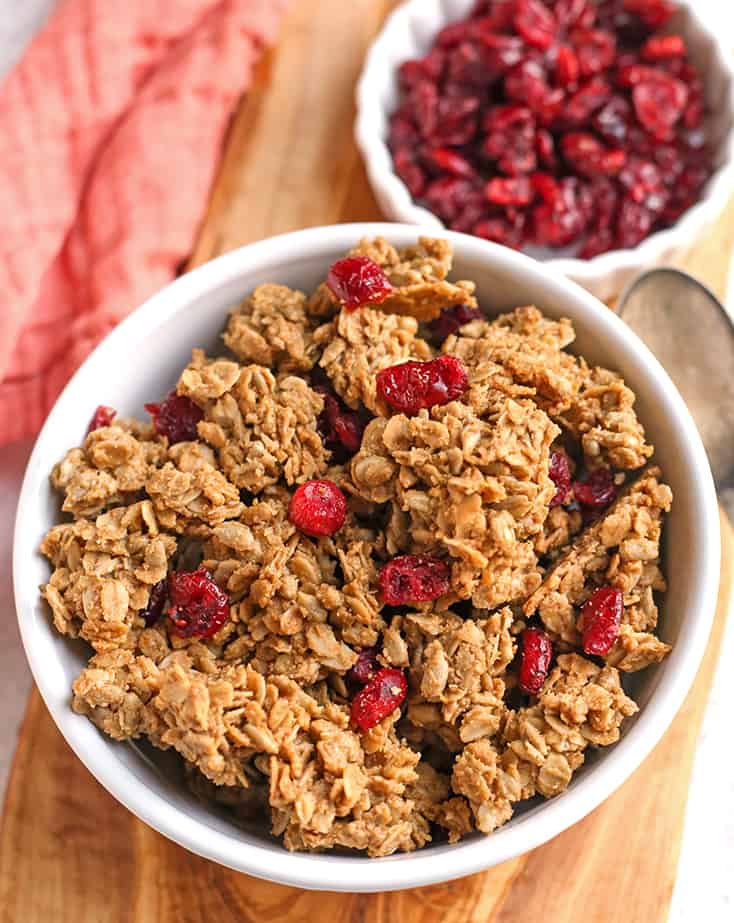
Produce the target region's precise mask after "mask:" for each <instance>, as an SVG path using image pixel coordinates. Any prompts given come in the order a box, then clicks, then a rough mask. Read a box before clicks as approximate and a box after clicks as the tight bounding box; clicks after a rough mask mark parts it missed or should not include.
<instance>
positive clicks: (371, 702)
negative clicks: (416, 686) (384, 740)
mask: <svg viewBox="0 0 734 923" xmlns="http://www.w3.org/2000/svg"><path fill="white" fill-rule="evenodd" d="M407 694H408V681H407V680H406V678H405V674H404V673H403V671H402V670H394V669H392V668H388V667H383V668H382V669H381V670H378V671H377V673H375V675H374V676H373V677H372V679H371V680H370V681H369V683H367V685H366V686H365V687H364V689H360V690H359V692H358V693H357V694H356V695H355V697H354V698H353V699H352V707H351V709H350V717H351V720H352V724H355V725H356V726H357V727H358V728H360V730H362V731H369V729H370V728H373V727H374V726H375V725H376V724H379V723H380V721H382V719H383V718H387V716H388V715H391V714H392V713H393V712H394V711H395V709H396V708H399V707H400V706H401V705H402V704H403V701H404V699H405V696H406V695H407Z"/></svg>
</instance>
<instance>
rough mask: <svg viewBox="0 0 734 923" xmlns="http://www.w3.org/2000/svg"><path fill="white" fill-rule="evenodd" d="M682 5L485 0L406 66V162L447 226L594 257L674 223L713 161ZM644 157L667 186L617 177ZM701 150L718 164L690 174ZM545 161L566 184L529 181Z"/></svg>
mask: <svg viewBox="0 0 734 923" xmlns="http://www.w3.org/2000/svg"><path fill="white" fill-rule="evenodd" d="M673 9H674V6H673V4H671V3H670V2H669V0H479V2H477V3H476V4H475V6H474V9H473V10H472V11H471V13H470V14H469V16H468V17H467V18H466V19H464V20H460V21H459V22H455V23H451V24H450V25H448V26H446V27H445V28H444V29H442V30H441V32H440V34H439V35H438V37H437V39H436V41H435V43H434V46H433V48H432V49H431V50H430V51H429V53H428V54H427V55H426V56H425V57H424V58H422V59H421V60H420V61H413V62H407V63H406V64H404V65H402V66H401V68H400V74H399V81H400V87H401V98H400V100H399V104H398V107H397V108H396V110H395V112H394V114H393V116H392V118H391V124H390V130H389V145H390V150H391V151H392V153H393V158H394V162H395V170H396V172H397V174H398V175H399V176H400V177H401V178H402V179H403V182H405V184H406V185H407V187H408V189H409V191H410V192H411V195H412V196H413V198H414V199H416V200H417V201H419V202H420V203H421V204H422V205H424V206H425V207H426V208H427V209H429V210H430V211H432V212H433V213H434V214H435V215H437V216H438V217H439V218H440V219H441V220H442V221H443V222H444V223H445V224H446V225H447V226H448V227H450V228H452V229H454V230H459V231H462V232H465V233H472V234H475V235H477V236H479V237H483V238H486V239H488V240H494V241H497V242H499V243H502V244H504V245H505V246H509V247H517V248H520V247H523V246H524V245H527V244H528V243H537V244H539V245H541V246H543V247H551V248H565V247H575V248H576V249H575V255H577V256H581V257H582V258H589V257H590V256H594V255H597V254H598V253H603V252H605V251H606V250H609V249H613V248H615V247H617V248H619V247H633V246H635V245H636V244H637V243H639V242H640V241H641V240H642V239H643V238H644V237H646V236H647V235H648V234H650V233H652V232H653V231H655V230H657V229H659V228H663V227H667V226H669V225H670V224H671V223H673V222H674V221H675V220H676V219H677V218H678V216H679V215H680V214H681V213H682V212H684V211H685V210H686V209H687V208H689V207H690V206H691V205H692V204H693V203H694V202H695V201H696V198H697V197H698V196H699V195H700V190H701V187H702V185H703V183H704V182H705V181H706V179H707V178H708V177H709V176H710V175H711V173H712V172H713V163H712V159H713V158H712V155H711V153H710V152H709V151H708V150H706V140H707V139H706V133H705V131H704V129H703V127H702V126H704V125H705V124H706V120H705V116H706V102H705V93H704V87H703V83H702V80H701V78H700V76H699V73H698V71H697V69H696V67H695V66H694V65H693V64H692V63H691V61H690V60H689V59H688V55H687V49H686V43H685V42H684V41H683V39H682V38H681V37H680V36H678V35H664V34H662V33H660V32H658V31H657V30H659V29H660V26H661V25H662V24H663V23H665V22H666V21H667V20H668V19H669V18H670V16H671V14H672V12H673ZM578 135H582V136H583V140H579V138H578V137H575V136H578ZM661 148H662V150H661ZM561 151H562V152H563V155H564V156H560V152H561ZM693 151H695V152H700V154H701V156H700V157H694V156H693ZM633 157H637V158H640V159H642V160H643V161H649V162H655V163H657V165H658V166H659V167H660V169H661V171H662V173H663V175H664V182H663V186H662V187H661V188H660V189H655V190H654V191H652V192H648V193H646V194H643V193H642V192H641V187H640V186H639V184H637V183H636V182H634V181H633V182H632V183H631V184H630V183H629V182H627V181H626V182H621V181H617V180H616V177H617V176H618V175H619V174H620V172H622V171H623V170H624V168H625V164H626V163H627V162H629V161H630V159H631V158H633ZM694 161H695V165H696V169H697V170H698V171H700V170H701V169H704V170H705V172H706V177H705V178H704V179H703V180H702V181H697V180H696V181H694V179H693V177H692V178H691V180H690V182H689V183H688V184H687V185H686V187H685V188H679V186H680V181H679V177H680V176H681V175H682V174H683V172H684V170H685V168H686V167H687V165H688V164H689V163H692V162H694ZM538 170H540V171H542V173H544V174H546V175H548V176H549V177H550V179H551V180H552V181H553V183H555V186H553V185H552V183H549V182H546V181H544V180H541V181H540V184H539V183H536V182H535V181H533V180H532V179H531V183H532V185H531V187H529V186H528V184H527V182H526V181H525V179H526V178H528V177H531V174H534V173H535V172H536V171H538ZM630 175H631V174H628V176H630ZM606 177H614V178H615V181H614V183H613V185H612V188H611V191H609V190H606V189H605V190H604V202H603V203H602V204H601V205H598V203H597V202H596V201H595V194H596V191H597V190H596V189H595V188H593V186H594V184H595V183H596V182H597V181H598V180H600V179H604V178H606ZM505 178H510V179H511V180H516V179H517V180H520V182H517V183H516V182H504V179H505ZM580 178H581V181H579V180H580ZM567 181H568V182H575V183H576V187H575V189H572V190H571V187H570V186H569V185H568V184H567V185H566V186H565V187H564V185H563V184H564V183H567ZM542 184H544V185H542ZM529 189H532V192H533V194H528V191H529ZM485 190H486V193H485ZM569 190H571V191H569ZM538 197H539V198H540V199H542V201H541V202H540V203H539V202H538V201H537V199H538Z"/></svg>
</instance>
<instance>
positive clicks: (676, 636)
mask: <svg viewBox="0 0 734 923" xmlns="http://www.w3.org/2000/svg"><path fill="white" fill-rule="evenodd" d="M418 233H419V229H418V228H415V227H408V226H401V225H395V224H355V225H338V226H334V227H324V228H314V229H312V230H308V231H298V232H296V233H293V234H286V235H283V236H281V237H274V238H272V239H270V240H265V241H262V242H261V243H256V244H252V245H250V246H248V247H243V248H242V249H240V250H236V251H234V252H233V253H228V254H227V255H226V256H222V257H220V258H219V259H216V260H214V261H213V262H211V263H208V264H207V265H205V266H202V267H201V268H200V269H197V270H195V271H194V272H191V273H189V274H188V275H185V276H183V277H182V278H180V279H178V280H177V281H176V282H174V283H172V284H171V285H169V286H168V287H167V288H165V289H163V291H161V292H160V293H159V294H157V295H155V296H154V297H153V298H151V299H150V300H149V301H147V302H146V303H145V304H144V305H143V306H142V307H140V308H138V310H137V311H135V312H134V313H133V314H132V315H131V316H130V317H128V318H127V319H126V320H125V321H124V322H123V323H122V324H120V326H119V327H117V329H116V330H114V331H113V332H112V333H111V334H110V335H109V336H108V337H107V338H106V339H105V340H104V341H103V342H102V343H101V344H100V345H99V346H98V347H97V349H96V350H95V351H94V352H93V353H92V355H91V356H90V357H89V358H88V359H87V360H86V362H85V363H84V365H82V367H81V368H80V369H79V371H78V372H77V373H76V375H75V376H74V377H73V379H72V380H71V382H70V383H69V384H68V385H67V387H66V388H65V390H64V391H63V393H62V394H61V396H60V397H59V399H58V401H57V402H56V405H55V407H54V408H53V410H52V411H51V413H50V415H49V417H48V420H47V421H46V424H45V426H44V428H43V430H42V432H41V434H40V436H39V437H38V441H37V442H36V446H35V448H34V450H33V454H32V455H31V458H30V461H29V463H28V469H27V471H26V475H25V480H24V482H23V487H22V490H21V495H20V501H19V504H18V517H17V524H16V531H15V544H14V581H15V599H16V605H17V611H18V618H19V621H20V629H21V633H22V636H23V643H24V644H25V649H26V653H27V655H28V660H29V662H30V665H31V669H32V670H33V674H34V677H35V680H36V682H37V684H38V687H39V689H40V691H41V694H42V696H43V698H44V700H45V702H46V705H47V706H48V708H49V711H50V712H51V714H52V716H53V718H54V720H55V721H56V724H57V725H58V727H59V729H60V730H61V732H62V734H63V735H64V737H65V738H66V740H67V742H68V743H69V744H70V746H71V747H72V748H73V749H74V751H75V752H76V754H77V755H78V756H79V758H80V759H81V760H82V761H83V762H84V764H85V765H86V766H87V768H88V769H89V770H90V771H91V772H92V773H93V774H94V775H95V776H96V778H97V779H98V780H99V781H100V782H101V783H102V785H104V786H105V787H106V788H107V789H108V790H109V791H110V792H111V793H112V794H113V795H114V796H115V797H116V798H117V799H118V800H119V801H121V802H122V803H123V804H124V805H125V806H126V807H127V808H129V809H130V810H131V811H133V812H134V813H135V814H136V815H137V816H138V817H139V818H141V820H143V821H145V822H146V823H147V824H150V826H151V827H154V828H155V829H156V830H159V831H160V832H161V833H163V834H164V835H165V836H168V837H170V838H171V839H172V840H175V841H176V842H177V843H180V844H181V845H182V846H185V847H186V848H188V849H190V850H192V851H193V852H195V853H199V854H200V855H202V856H206V857H207V858H208V859H212V860H214V861H215V862H219V863H221V864H223V865H226V866H229V867H230V868H233V869H238V870H240V871H243V872H247V873H248V874H250V875H257V876H259V877H261V878H266V879H271V880H274V881H278V882H282V883H285V884H290V885H296V886H298V887H303V888H317V889H323V890H337V891H340V890H341V891H381V890H389V889H397V888H408V887H416V886H419V885H427V884H431V883H434V882H439V881H445V880H448V879H452V878H457V877H459V876H462V875H468V874H470V873H472V872H477V871H479V870H481V869H485V868H488V867H489V866H492V865H495V864H497V863H500V862H504V861H505V860H507V859H510V858H512V857H514V856H517V855H520V854H521V853H524V852H526V851H527V850H529V849H533V848H534V847H536V846H539V845H540V844H541V843H543V842H545V841H546V840H548V839H550V838H551V837H553V836H555V835H556V834H557V833H560V832H561V831H562V830H564V829H565V828H566V827H568V826H570V825H571V824H574V823H576V821H578V820H579V819H580V818H582V817H584V815H586V814H587V813H588V812H589V811H591V810H593V809H594V808H595V807H596V806H597V805H598V804H600V803H601V802H602V801H603V800H604V799H605V798H606V797H607V796H608V795H610V794H611V792H613V791H614V789H615V788H617V786H618V785H621V783H622V782H624V780H625V779H626V778H627V777H628V776H629V775H630V773H631V772H632V771H633V770H634V769H635V768H636V767H637V766H638V765H639V764H640V763H641V762H642V760H643V759H644V758H645V757H646V756H647V754H648V753H649V752H650V750H651V749H652V748H653V747H654V746H655V744H656V743H657V741H658V740H659V739H660V737H661V735H662V734H663V732H664V731H665V729H666V728H667V727H668V725H669V724H670V722H671V720H672V718H673V716H674V715H675V713H676V712H677V710H678V708H679V707H680V705H681V703H682V701H683V698H684V696H685V695H686V692H687V691H688V688H689V686H690V685H691V682H692V680H693V677H694V675H695V673H696V669H697V667H698V665H699V662H700V660H701V657H702V655H703V651H704V648H705V646H706V641H707V638H708V635H709V629H710V626H711V621H712V617H713V613H714V608H715V603H716V593H717V587H718V579H719V521H718V510H717V504H716V495H715V492H714V487H713V483H712V480H711V475H710V471H709V467H708V464H707V461H706V456H705V453H704V450H703V447H702V445H701V442H700V439H699V437H698V434H697V432H696V429H695V426H694V424H693V422H692V420H691V417H690V416H689V413H688V411H687V409H686V407H685V404H684V403H683V400H682V399H681V397H680V396H679V394H678V392H677V391H676V390H675V387H674V386H673V384H672V382H671V381H670V379H669V378H668V376H667V375H666V374H665V372H664V371H663V369H662V368H661V366H660V365H659V364H658V363H657V361H656V360H655V359H654V358H653V356H652V355H651V354H650V352H649V351H648V350H647V348H646V347H645V346H644V345H643V344H642V342H641V341H640V340H638V339H637V337H636V336H635V335H634V334H633V333H631V332H630V331H629V330H628V329H627V327H625V325H624V324H623V323H622V322H621V321H620V320H619V319H618V318H617V317H616V316H615V315H614V314H612V312H611V311H609V310H608V309H607V308H605V307H604V306H603V305H602V304H601V303H600V302H598V301H597V300H596V299H595V298H593V297H592V296H591V295H590V294H588V293H587V292H586V291H584V290H583V289H581V288H579V287H578V286H577V285H575V284H574V283H572V282H570V281H569V280H568V279H566V278H564V277H563V276H562V275H561V274H560V273H557V272H553V271H551V270H549V269H547V267H545V266H543V265H542V264H540V263H537V262H534V261H533V260H531V259H530V258H529V257H526V256H523V255H522V254H519V253H515V252H513V251H511V250H507V249H505V248H503V247H499V246H497V245H495V244H490V243H487V242H486V241H482V240H479V239H478V238H473V237H468V236H465V235H462V234H447V235H446V236H447V238H448V239H449V240H450V241H451V243H452V244H453V246H454V249H455V252H456V262H455V267H456V269H455V272H456V276H457V278H470V279H474V280H476V282H477V284H478V293H479V297H480V299H481V302H482V303H483V305H484V306H485V307H486V308H487V310H488V311H489V312H490V313H491V312H496V311H499V310H504V309H509V308H512V307H514V306H516V305H520V304H527V303H531V302H532V303H535V304H537V305H539V306H540V307H541V308H542V309H543V310H544V311H545V312H547V314H548V315H549V316H551V317H560V316H562V315H563V316H567V317H570V318H571V320H572V321H573V322H574V324H575V326H576V330H577V332H578V349H579V351H580V352H581V353H583V355H584V356H586V357H587V358H589V359H590V360H592V361H594V362H599V363H606V364H607V365H609V366H611V367H613V368H615V369H618V370H619V371H620V372H621V373H622V374H623V375H624V377H625V378H626V379H627V381H628V382H629V384H630V385H631V386H632V388H634V390H635V392H636V393H637V396H638V400H639V412H640V416H641V418H642V420H643V421H644V422H645V424H646V426H647V428H648V431H649V435H650V438H651V439H652V441H653V442H654V443H655V444H656V445H657V448H658V453H657V458H658V459H659V461H660V463H661V464H662V466H663V468H664V471H665V477H666V479H667V480H668V482H669V483H670V484H671V486H672V487H673V490H674V492H675V504H674V507H673V512H672V515H671V516H670V519H669V520H668V525H667V556H668V557H667V565H666V567H667V572H668V575H669V577H670V590H669V592H668V594H667V597H666V599H665V603H664V606H663V614H662V620H661V633H662V636H663V638H664V639H665V640H666V641H668V642H671V643H673V645H674V648H673V652H672V654H671V655H670V657H669V658H668V659H667V660H666V661H665V662H664V663H663V664H661V665H660V666H656V667H652V668H650V669H649V670H647V671H646V672H645V673H644V674H642V675H638V676H637V678H636V683H635V686H636V688H635V689H634V694H635V697H636V698H637V700H638V701H639V702H640V704H641V712H640V714H639V715H638V716H637V717H636V719H635V720H633V721H629V722H628V723H627V724H626V725H625V727H624V730H623V737H622V740H621V741H620V742H619V743H618V744H617V745H616V746H614V747H611V748H609V749H607V750H602V751H599V752H598V753H591V754H590V755H589V759H588V761H587V764H586V765H585V766H584V767H583V768H582V769H581V770H580V771H579V772H578V773H577V774H576V775H575V776H574V779H573V781H572V783H571V786H570V787H569V789H568V790H567V791H566V792H564V793H563V794H562V795H560V796H559V797H557V798H555V799H553V800H550V801H546V802H543V803H542V804H538V805H535V806H533V807H532V808H531V809H530V810H527V811H526V812H525V813H521V814H518V816H517V817H515V818H514V819H513V820H512V821H510V823H508V824H507V825H506V826H505V827H502V828H501V829H500V830H498V831H497V832H496V833H493V834H492V835H491V836H490V837H484V836H480V835H476V836H474V837H472V838H470V839H468V840H466V841H465V842H462V843H459V844H457V845H454V846H448V845H445V844H444V845H437V846H434V847H429V848H427V849H424V850H421V851H419V852H416V853H412V854H407V855H406V854H402V855H395V856H392V857H389V858H385V859H365V858H362V857H359V856H344V855H309V854H303V853H288V852H287V851H286V850H285V849H284V848H283V847H282V846H281V845H279V844H278V843H276V842H275V841H274V840H273V839H272V838H269V837H268V836H267V835H266V834H265V833H251V832H250V833H248V832H245V831H242V830H241V829H239V828H237V827H236V826H234V824H233V823H232V822H231V821H229V820H228V819H226V817H224V816H222V815H219V814H217V813H215V812H214V811H212V810H209V809H207V808H205V807H203V806H202V805H201V804H200V803H198V802H197V801H196V800H195V799H194V798H193V797H192V796H191V795H190V794H189V793H188V792H187V791H186V790H185V789H184V787H183V786H180V785H177V784H174V783H172V782H171V780H170V777H169V778H167V777H166V775H165V774H164V772H165V767H166V766H169V767H170V763H169V762H167V761H166V756H165V754H158V753H157V751H146V753H145V754H143V753H141V751H140V750H138V749H137V748H136V747H133V746H130V745H128V744H123V743H115V742H114V741H112V740H110V739H109V738H107V737H105V736H103V735H102V734H101V733H100V732H99V731H98V730H97V729H96V728H95V727H93V725H92V724H91V723H90V722H89V721H88V720H87V719H86V718H83V717H80V716H79V715H76V714H74V713H73V712H72V710H71V707H70V689H71V684H72V681H73V679H74V678H75V677H76V676H77V674H78V673H79V672H80V670H81V669H82V668H83V667H84V666H85V664H86V661H87V658H88V655H89V651H88V649H87V648H86V646H85V645H84V644H82V643H81V642H71V641H69V640H68V639H65V638H62V637H61V636H59V635H58V634H57V633H56V631H55V630H54V629H53V627H52V625H51V621H50V618H49V613H48V611H47V609H46V606H45V605H44V604H43V603H42V601H41V600H40V598H39V595H38V585H39V584H41V583H43V582H45V581H46V580H47V579H48V575H49V568H48V563H47V562H46V561H45V560H44V559H43V558H42V556H41V555H40V554H39V552H38V545H39V542H40V541H41V538H42V536H43V535H44V533H45V532H46V531H47V530H48V529H49V527H50V526H52V525H53V524H54V523H55V522H57V521H58V519H59V500H58V497H57V496H56V495H55V494H54V492H53V491H52V490H51V488H50V486H49V482H48V475H49V471H50V469H51V466H52V465H53V463H54V462H55V461H56V460H57V459H59V458H60V457H61V456H62V455H63V454H64V452H65V451H66V450H67V449H68V448H69V447H70V446H73V445H77V444H79V443H80V442H81V440H82V439H83V438H84V433H85V430H86V426H87V423H88V421H89V418H90V415H91V413H92V411H93V409H94V407H95V406H96V405H97V404H99V403H104V404H111V405H113V406H114V407H116V408H117V409H118V411H120V412H121V413H123V414H138V415H140V416H142V415H143V403H144V402H145V401H148V400H151V399H156V398H157V397H158V396H159V395H161V394H163V393H165V392H166V391H167V390H168V389H169V388H170V387H171V386H172V385H173V383H174V382H175V381H176V379H177V377H178V374H179V372H180V369H181V368H182V367H183V366H184V365H185V364H186V363H187V361H188V359H189V356H190V351H191V347H192V346H204V347H211V348H214V347H215V346H216V343H217V341H218V335H219V331H220V330H221V329H222V326H223V323H224V320H225V316H226V312H227V310H228V308H230V307H231V306H232V305H233V304H235V303H236V302H238V301H239V300H240V299H241V298H242V297H243V296H244V295H245V294H246V293H248V292H250V291H251V290H252V289H253V288H254V287H255V286H256V285H259V284H260V283H262V282H267V281H277V282H281V283H284V284H286V285H291V286H298V287H301V288H305V289H307V290H308V289H310V288H312V287H313V286H315V285H316V283H317V282H318V281H319V280H321V279H323V277H324V274H325V271H326V269H327V267H328V266H329V264H330V263H331V262H333V261H334V260H335V259H336V258H338V257H339V256H341V255H342V254H343V253H344V252H345V251H346V250H347V249H348V248H349V247H350V246H352V245H353V244H354V243H355V242H356V241H357V240H358V239H359V238H360V237H363V236H365V235H369V236H374V235H378V234H382V235H384V236H386V237H388V238H389V239H390V240H391V241H392V242H393V243H395V244H397V245H405V244H408V243H410V242H413V241H414V240H415V238H416V235H417V234H418ZM151 754H152V755H151ZM169 759H170V757H169ZM160 767H163V770H164V771H163V772H162V771H161V768H160Z"/></svg>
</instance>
